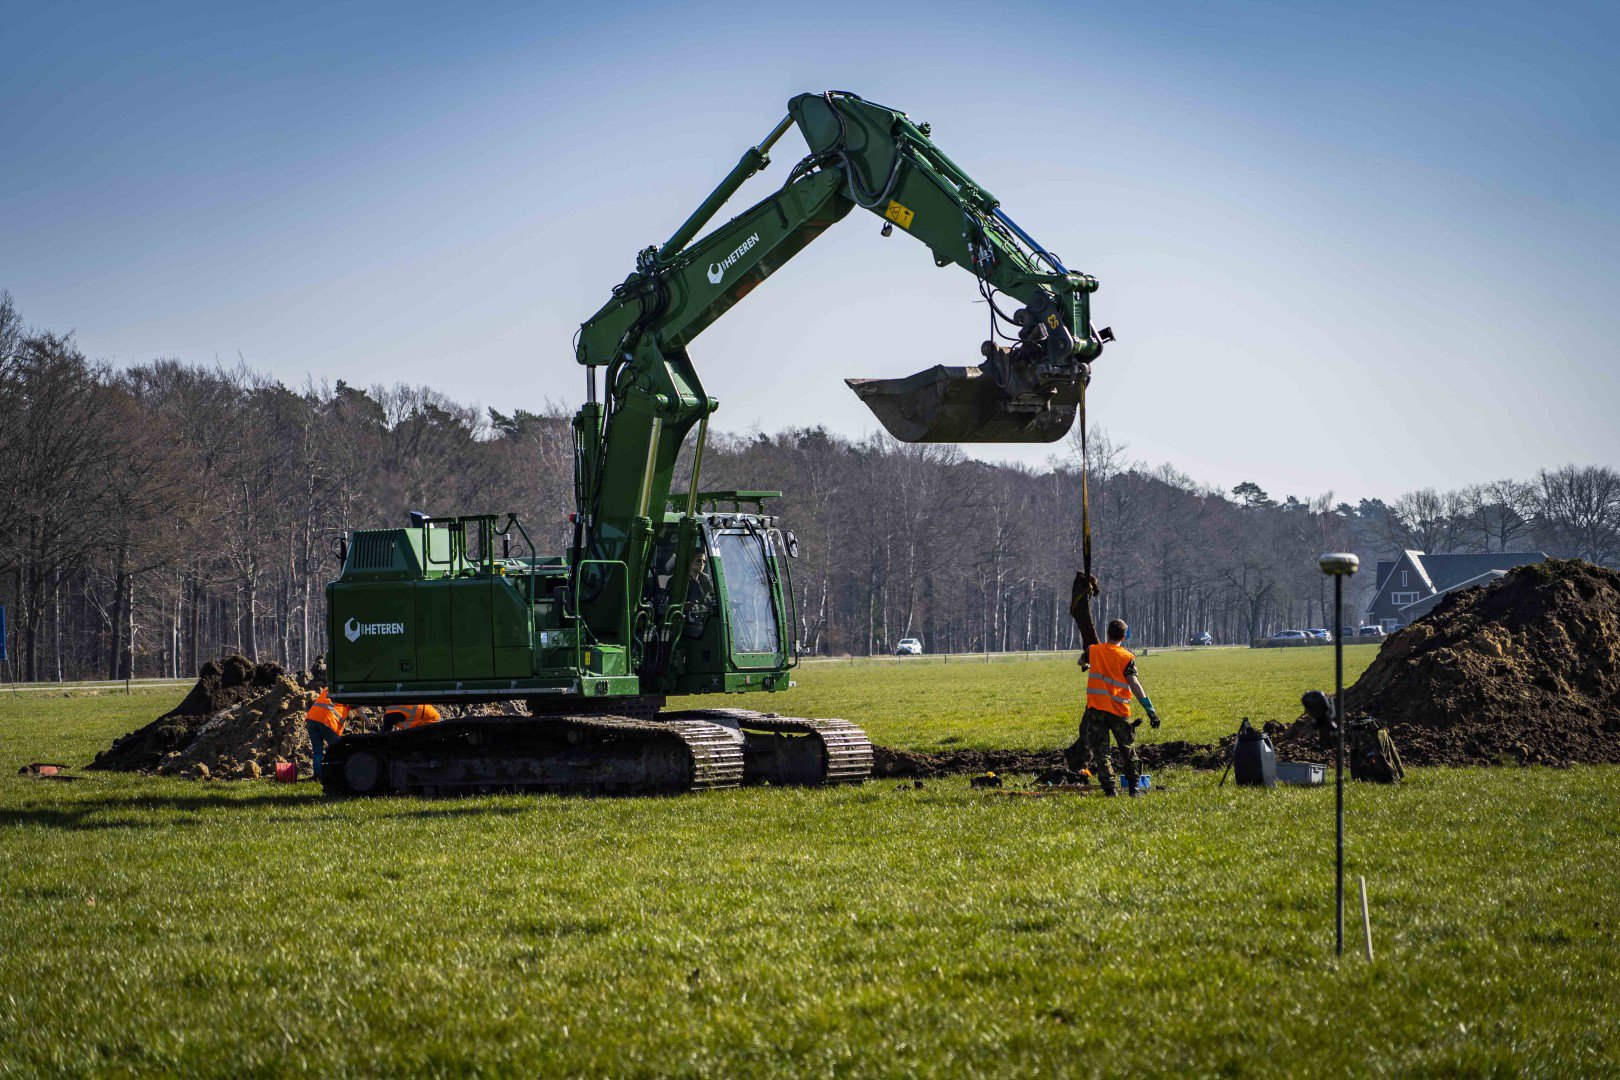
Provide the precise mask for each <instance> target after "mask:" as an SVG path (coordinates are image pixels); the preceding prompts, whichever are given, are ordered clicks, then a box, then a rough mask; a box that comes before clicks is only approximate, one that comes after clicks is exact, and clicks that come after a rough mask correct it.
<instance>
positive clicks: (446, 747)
mask: <svg viewBox="0 0 1620 1080" xmlns="http://www.w3.org/2000/svg"><path fill="white" fill-rule="evenodd" d="M871 775H872V743H871V740H869V739H868V738H867V737H866V733H865V732H864V731H862V730H861V729H860V728H858V727H856V726H855V725H854V724H851V723H850V722H849V721H847V720H806V719H800V718H797V717H788V716H778V715H776V714H775V713H759V712H754V711H752V710H750V709H695V710H690V711H684V712H665V713H660V714H658V718H657V719H655V720H650V719H640V718H634V717H623V716H611V715H603V716H590V715H574V716H566V715H542V716H533V717H530V716H510V715H507V716H469V717H463V718H460V719H454V720H445V721H442V722H440V723H437V724H432V725H429V726H427V727H419V728H412V729H410V730H404V731H391V732H371V733H367V734H360V735H349V736H346V737H344V738H342V739H340V740H338V741H337V742H336V743H333V744H332V745H331V746H330V747H329V748H328V750H327V754H326V761H325V764H324V767H323V769H322V786H323V788H324V789H325V792H326V794H328V795H332V796H349V795H389V794H394V795H454V794H471V793H475V792H489V791H536V792H551V793H557V794H623V795H655V794H656V795H671V794H679V793H682V792H689V791H709V790H714V789H718V788H729V787H737V786H739V785H741V784H761V783H769V784H777V785H783V786H794V787H821V786H825V785H831V784H859V783H861V782H863V781H865V780H866V779H867V778H868V777H869V776H871Z"/></svg>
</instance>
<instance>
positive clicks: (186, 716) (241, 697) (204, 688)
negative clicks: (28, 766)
mask: <svg viewBox="0 0 1620 1080" xmlns="http://www.w3.org/2000/svg"><path fill="white" fill-rule="evenodd" d="M281 678H282V669H281V666H280V665H279V664H256V663H254V662H253V661H252V660H249V659H248V658H247V657H245V656H237V655H234V654H233V655H230V656H225V657H221V658H220V659H218V660H210V661H208V662H207V663H206V664H204V665H203V666H202V669H201V670H200V671H198V672H197V682H196V684H195V685H194V686H192V688H191V690H190V691H189V692H188V693H187V694H186V696H185V697H184V698H183V699H181V701H180V704H178V705H176V706H175V707H174V708H173V709H170V710H169V711H168V712H166V713H164V714H163V715H162V716H160V717H158V718H157V719H156V720H154V721H152V722H151V723H150V724H147V725H146V726H145V727H143V728H140V729H139V730H137V731H132V732H130V733H129V734H127V735H125V736H123V737H122V738H120V739H118V740H117V741H116V742H114V743H113V744H112V745H111V746H110V747H108V748H107V749H106V750H103V751H102V752H101V753H99V754H97V755H96V759H95V760H94V761H92V762H91V763H90V768H92V769H111V770H115V771H119V772H134V771H137V770H150V769H155V768H157V764H158V762H160V761H162V760H163V758H164V757H165V756H167V755H168V754H171V753H174V752H175V751H176V750H179V749H181V748H182V747H184V746H186V745H188V744H190V742H191V740H192V739H194V738H195V737H196V735H197V729H198V728H199V727H201V726H202V725H203V723H204V721H206V720H207V719H208V718H209V717H211V716H213V715H214V714H215V713H218V712H220V711H221V710H223V709H229V708H231V707H232V706H235V705H239V704H241V703H242V702H244V701H250V700H252V699H253V698H256V697H258V696H260V695H261V694H263V693H264V692H265V691H266V690H268V689H269V688H270V687H272V686H274V685H275V684H276V682H277V680H279V679H281Z"/></svg>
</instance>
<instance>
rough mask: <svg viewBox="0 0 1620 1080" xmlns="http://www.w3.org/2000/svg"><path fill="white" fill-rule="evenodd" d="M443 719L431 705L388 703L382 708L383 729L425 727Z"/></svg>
mask: <svg viewBox="0 0 1620 1080" xmlns="http://www.w3.org/2000/svg"><path fill="white" fill-rule="evenodd" d="M443 719H444V717H443V716H441V715H440V714H439V710H438V709H435V708H434V707H433V706H432V705H390V706H388V707H387V708H386V709H384V710H383V730H384V731H393V730H394V729H395V728H403V729H405V730H409V729H411V728H419V727H426V726H427V725H429V724H437V723H438V722H439V721H440V720H443Z"/></svg>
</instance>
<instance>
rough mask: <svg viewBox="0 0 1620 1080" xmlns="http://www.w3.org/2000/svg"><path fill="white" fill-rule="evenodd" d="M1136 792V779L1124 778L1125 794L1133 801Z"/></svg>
mask: <svg viewBox="0 0 1620 1080" xmlns="http://www.w3.org/2000/svg"><path fill="white" fill-rule="evenodd" d="M1138 790H1139V789H1138V788H1137V786H1136V777H1134V776H1127V777H1126V778H1125V794H1127V795H1129V796H1130V797H1131V798H1133V799H1134V798H1136V795H1137V791H1138Z"/></svg>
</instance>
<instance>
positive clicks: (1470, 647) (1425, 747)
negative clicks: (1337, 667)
mask: <svg viewBox="0 0 1620 1080" xmlns="http://www.w3.org/2000/svg"><path fill="white" fill-rule="evenodd" d="M1345 712H1346V713H1347V714H1348V715H1350V716H1376V717H1378V718H1379V719H1380V720H1382V721H1384V723H1385V726H1386V727H1387V728H1388V729H1389V733H1390V736H1391V738H1393V739H1394V741H1395V746H1396V748H1397V749H1399V750H1400V753H1401V758H1402V760H1403V761H1404V762H1405V763H1406V764H1408V765H1570V764H1578V763H1587V764H1608V763H1620V574H1617V573H1615V572H1614V571H1612V570H1605V569H1603V568H1602V567H1598V566H1593V565H1591V564H1590V563H1585V562H1580V561H1576V560H1570V561H1564V560H1559V559H1553V560H1549V561H1547V562H1544V563H1535V564H1532V565H1529V566H1521V567H1519V568H1517V569H1515V570H1512V571H1510V572H1509V573H1508V574H1507V575H1506V576H1505V577H1502V578H1500V579H1498V580H1497V581H1496V582H1495V583H1493V584H1491V585H1487V586H1483V587H1475V588H1471V589H1464V590H1462V591H1460V592H1457V593H1454V594H1452V595H1451V596H1449V597H1447V598H1446V599H1445V600H1443V601H1441V602H1440V604H1439V605H1438V606H1436V607H1435V609H1434V610H1433V611H1431V612H1430V613H1429V614H1428V615H1425V616H1424V617H1423V618H1421V619H1419V620H1418V621H1417V622H1415V623H1413V624H1412V625H1411V626H1408V627H1406V628H1405V629H1403V630H1401V631H1399V632H1398V633H1396V634H1395V635H1394V636H1392V637H1390V638H1389V639H1388V640H1386V641H1385V642H1384V645H1383V647H1382V648H1381V649H1380V650H1379V651H1378V656H1377V658H1375V659H1374V660H1373V662H1372V665H1371V666H1370V667H1368V668H1367V670H1366V671H1365V672H1364V673H1363V674H1362V676H1361V678H1360V679H1358V680H1357V681H1356V683H1355V685H1354V686H1352V687H1350V688H1349V689H1347V690H1346V691H1345ZM1275 741H1276V745H1277V751H1278V754H1279V756H1281V757H1294V756H1299V757H1308V758H1311V759H1314V760H1322V757H1323V753H1324V751H1323V749H1322V745H1321V744H1320V743H1318V742H1317V740H1316V739H1315V737H1314V735H1313V734H1312V733H1311V731H1310V725H1309V724H1308V723H1305V722H1300V723H1296V724H1295V725H1293V726H1292V727H1290V728H1289V729H1288V730H1287V731H1285V732H1283V733H1281V734H1279V735H1277V736H1275Z"/></svg>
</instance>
